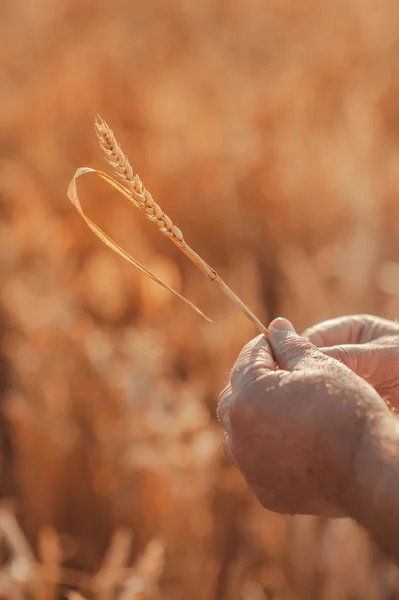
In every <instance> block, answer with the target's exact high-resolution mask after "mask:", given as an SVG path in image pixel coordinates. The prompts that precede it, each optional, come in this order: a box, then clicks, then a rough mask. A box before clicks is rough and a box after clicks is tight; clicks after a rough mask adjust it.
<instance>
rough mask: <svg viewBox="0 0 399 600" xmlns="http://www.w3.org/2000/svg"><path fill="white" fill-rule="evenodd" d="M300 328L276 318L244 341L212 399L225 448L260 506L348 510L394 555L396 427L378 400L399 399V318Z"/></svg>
mask: <svg viewBox="0 0 399 600" xmlns="http://www.w3.org/2000/svg"><path fill="white" fill-rule="evenodd" d="M305 336H306V337H300V336H299V335H298V334H296V332H295V331H294V330H293V327H292V325H291V324H290V323H289V322H288V321H286V320H285V319H277V320H275V321H274V322H273V323H271V325H270V328H269V341H268V342H267V341H266V340H265V338H264V337H263V336H259V337H257V338H255V339H254V340H252V341H251V342H249V343H248V344H247V345H246V346H245V347H244V348H243V350H242V351H241V353H240V355H239V357H238V359H237V361H236V363H235V365H234V367H233V370H232V372H231V377H230V381H229V383H228V385H227V386H226V388H225V390H224V391H223V392H222V394H221V396H220V402H219V417H220V419H221V420H222V422H223V424H224V426H225V430H226V452H227V454H228V456H229V457H230V458H231V460H232V461H233V462H234V463H235V464H236V466H237V467H238V468H239V469H240V471H241V472H242V474H243V475H244V477H245V479H246V481H247V483H248V485H249V487H250V488H251V490H252V491H253V493H254V494H255V496H256V497H257V499H258V500H259V502H261V504H263V506H265V507H266V508H268V509H270V510H272V511H275V512H279V513H286V514H312V515H324V516H329V517H337V516H348V515H349V516H352V517H353V518H355V519H357V520H358V521H359V522H360V523H362V524H363V525H364V526H365V527H366V529H368V530H369V532H370V533H371V534H372V535H373V536H374V538H375V539H376V540H377V541H378V542H379V544H380V545H381V546H382V547H383V548H384V549H386V550H387V551H388V552H390V553H391V554H392V555H394V556H396V557H397V558H399V542H397V541H396V539H399V500H398V501H396V500H397V499H399V469H398V465H399V426H398V422H397V420H396V418H395V417H394V416H393V414H392V412H391V410H390V408H389V406H388V404H387V402H386V401H385V400H384V398H389V400H390V402H392V404H396V405H398V404H399V394H398V385H399V364H398V348H399V326H397V324H396V323H391V322H389V321H385V320H383V319H378V318H372V317H369V316H363V315H359V316H356V317H344V318H342V319H341V320H334V321H329V322H325V323H323V324H320V325H317V326H315V327H313V328H311V329H309V330H307V331H306V332H305ZM309 340H312V341H313V342H315V343H311V341H309ZM316 344H317V345H318V346H320V348H318V347H317V346H316ZM386 363H388V366H387V364H386ZM354 371H355V372H354ZM366 379H367V381H366ZM383 396H384V398H383ZM392 480H394V481H392ZM397 505H398V507H397ZM388 516H389V519H388Z"/></svg>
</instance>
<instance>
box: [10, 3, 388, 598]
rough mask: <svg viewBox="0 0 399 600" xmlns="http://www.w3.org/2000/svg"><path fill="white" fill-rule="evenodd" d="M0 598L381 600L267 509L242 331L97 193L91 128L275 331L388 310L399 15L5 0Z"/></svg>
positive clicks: (121, 209) (319, 541) (348, 565)
mask: <svg viewBox="0 0 399 600" xmlns="http://www.w3.org/2000/svg"><path fill="white" fill-rule="evenodd" d="M0 40H1V46H0V83H1V85H0V265H1V270H0V282H1V285H0V344H1V361H0V398H1V399H0V411H1V420H0V481H1V497H2V501H1V507H0V531H1V533H0V542H1V545H0V559H1V565H0V597H1V598H6V599H13V600H14V599H15V600H24V599H25V598H29V599H31V598H35V599H38V600H52V599H55V598H69V599H70V600H79V599H80V600H81V598H82V597H83V598H87V599H90V598H101V600H112V599H114V598H115V599H116V598H118V599H122V600H136V599H140V600H154V599H162V600H163V599H165V600H183V599H184V600H186V599H187V598H193V599H195V600H269V599H273V600H340V599H347V600H356V599H359V600H360V599H362V600H377V599H378V600H394V599H395V598H398V597H399V592H398V590H399V576H398V571H397V569H396V568H395V567H394V566H393V565H392V564H390V563H389V562H388V561H387V560H386V559H385V558H384V557H383V556H381V555H380V554H379V552H378V551H377V549H376V548H374V547H373V546H371V545H370V544H369V542H368V540H367V537H366V535H365V534H364V533H363V532H362V531H361V530H360V529H358V528H356V527H355V525H354V524H353V523H351V522H350V521H348V520H342V521H341V520H339V521H334V522H329V521H326V520H321V519H313V518H306V517H305V518H294V519H289V518H285V517H282V516H277V515H274V514H272V513H268V512H267V511H265V510H263V509H262V508H260V507H259V506H258V505H257V504H256V503H255V501H254V500H253V498H252V497H251V495H250V493H249V492H248V491H247V489H246V486H245V484H244V482H243V480H242V478H241V476H240V475H239V474H238V472H237V471H236V470H235V469H233V468H232V467H231V466H230V465H229V464H228V463H227V461H226V460H225V458H224V455H223V444H222V439H223V432H222V430H221V428H220V426H219V425H218V424H217V421H216V417H215V408H216V402H217V396H218V393H219V391H220V390H221V389H222V387H223V386H224V385H225V383H226V380H227V374H228V371H229V369H230V367H231V365H232V362H233V360H234V359H235V357H236V355H237V353H238V351H239V350H240V348H241V347H242V345H243V344H244V343H246V342H247V341H248V340H249V339H250V338H251V337H253V336H254V335H255V334H256V331H255V330H254V328H253V326H252V324H251V323H250V322H249V321H247V319H246V318H245V316H243V315H242V314H241V313H240V312H239V311H238V310H237V309H236V308H235V307H234V305H232V304H231V303H230V302H229V301H228V300H227V299H226V298H225V297H224V296H223V295H222V294H221V293H220V291H219V290H218V288H217V287H216V286H214V285H212V283H211V282H209V281H207V280H206V279H205V278H204V276H203V275H202V274H201V273H200V272H199V271H197V270H196V269H195V267H194V266H193V265H192V264H191V263H190V262H189V261H188V260H187V259H186V258H185V257H184V256H183V255H181V254H180V253H179V251H178V250H177V249H176V248H175V247H174V246H173V244H171V243H169V242H168V240H166V239H165V238H164V237H163V236H160V235H159V233H158V232H157V231H156V228H154V227H153V226H152V225H151V224H150V223H148V222H146V221H145V220H144V219H143V218H142V216H141V215H140V214H139V213H137V211H134V209H133V208H132V207H131V206H130V205H129V204H128V203H127V202H126V201H125V199H124V198H122V197H120V196H119V195H118V194H116V192H115V191H113V190H112V189H110V188H108V187H107V186H105V185H104V184H103V183H102V182H100V181H94V180H93V178H86V179H84V180H82V182H81V183H80V194H81V199H82V202H83V205H84V207H85V210H87V212H88V214H89V215H90V216H91V217H92V218H93V219H94V220H95V221H96V222H97V223H98V224H99V225H101V226H103V227H104V228H105V229H106V231H107V233H108V234H110V235H111V236H112V237H113V238H114V239H115V240H116V241H117V242H118V243H120V244H121V245H122V246H123V247H124V248H125V249H126V250H128V251H129V252H130V253H131V254H132V255H133V256H134V257H135V258H136V259H137V260H139V261H141V262H142V263H144V264H145V265H146V266H147V267H148V268H150V269H152V270H153V271H154V272H155V273H157V274H158V275H159V276H161V277H162V278H164V279H165V280H166V281H167V282H168V283H169V284H170V285H172V286H174V287H175V288H176V289H178V290H179V291H180V292H181V293H183V294H184V295H185V296H187V297H188V298H189V299H190V300H192V301H193V302H195V303H196V304H197V305H199V306H200V307H201V308H202V309H203V310H204V311H205V312H206V313H207V314H208V315H209V316H210V317H212V319H213V320H214V323H213V324H208V323H206V322H204V321H203V320H201V319H200V317H198V316H197V315H196V314H195V313H194V312H192V311H190V309H189V308H188V307H187V306H186V305H184V304H183V303H181V302H180V301H179V300H178V299H176V298H175V297H173V296H172V295H171V294H169V293H168V292H166V291H164V290H163V289H161V288H160V287H159V286H157V285H156V284H153V283H152V282H150V281H149V280H147V279H146V278H143V276H141V275H140V274H139V273H138V272H136V271H135V270H134V269H133V268H132V267H130V266H129V265H128V264H127V263H125V262H124V261H122V259H120V258H119V257H118V256H116V255H114V254H113V253H112V252H111V251H110V250H108V249H107V248H106V247H105V246H103V245H102V244H101V243H100V242H99V241H98V240H97V239H96V238H95V237H94V236H93V235H92V234H91V233H90V232H89V230H88V229H87V228H86V226H85V224H84V223H83V221H82V220H81V219H80V218H79V216H78V215H77V213H76V212H75V211H74V209H73V207H72V206H71V204H70V203H69V201H68V199H67V197H66V189H67V186H68V183H69V181H70V179H71V178H72V176H73V174H74V172H75V170H76V168H77V167H79V166H91V167H97V168H101V169H104V168H105V169H106V170H107V167H106V165H105V163H104V161H103V157H102V155H101V152H100V150H99V148H98V147H97V143H96V139H95V134H94V127H93V123H94V118H95V115H96V113H100V114H101V116H103V117H104V118H105V119H106V120H107V121H108V123H109V124H110V126H111V127H112V128H113V130H114V131H115V134H116V136H117V139H119V141H120V142H121V144H122V146H123V148H124V150H125V152H126V153H127V155H128V156H129V158H130V161H131V163H132V165H133V168H134V169H135V171H136V172H138V173H139V175H140V177H141V179H142V180H143V182H144V183H145V185H146V187H147V188H148V189H149V190H150V191H151V193H152V195H153V196H154V198H155V199H156V200H157V201H158V202H159V203H160V204H161V206H162V207H164V208H165V210H166V211H167V212H168V214H170V216H171V217H172V218H173V220H174V221H175V222H176V224H177V225H178V226H179V227H180V228H181V229H182V230H183V231H184V234H185V237H186V240H187V241H188V243H189V244H190V245H191V246H192V247H193V248H194V249H195V250H196V251H197V252H198V253H200V254H201V255H202V256H203V257H204V258H205V259H206V260H207V261H209V263H210V264H211V265H212V266H213V267H214V268H215V269H216V270H217V271H218V272H219V273H220V275H221V276H222V277H224V278H225V280H226V281H227V283H228V284H229V285H230V286H231V287H232V288H233V289H234V291H235V292H236V293H237V294H238V295H239V296H240V297H241V298H242V300H243V301H244V302H246V303H247V304H248V305H249V307H250V308H251V309H252V310H253V311H254V312H255V313H256V315H257V316H258V317H259V318H260V319H261V320H263V322H264V323H268V322H269V320H270V319H271V318H273V317H275V316H277V315H284V316H286V317H288V318H290V319H291V320H292V321H293V323H294V324H295V326H296V327H297V329H298V330H301V329H303V328H305V327H306V326H309V325H310V324H312V323H315V322H317V321H319V320H322V319H324V318H329V317H333V316H337V315H341V314H346V313H353V312H371V313H375V314H378V315H381V316H385V317H388V318H395V317H397V316H398V314H399V222H398V216H399V199H398V190H399V168H398V167H399V3H398V2H395V1H394V0H380V1H379V2H378V3H377V2H372V1H371V0H334V2H331V1H330V0H304V1H303V2H300V3H298V2H297V1H296V0H262V1H261V0H246V2H242V1H238V0H202V1H201V2H194V0H146V2H141V1H139V0H130V1H128V0H114V1H113V2H107V1H106V0H79V2H77V1H76V0H75V1H74V0H2V1H1V2H0Z"/></svg>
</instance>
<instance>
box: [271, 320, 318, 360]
mask: <svg viewBox="0 0 399 600" xmlns="http://www.w3.org/2000/svg"><path fill="white" fill-rule="evenodd" d="M269 344H270V346H271V348H272V351H273V356H274V358H275V361H276V363H277V364H278V366H279V367H280V369H284V370H286V371H292V370H294V369H300V368H302V367H304V366H305V365H306V366H308V365H310V364H311V363H314V364H318V363H320V362H325V360H326V355H325V354H324V353H322V352H320V350H318V348H316V346H314V345H313V344H312V343H311V342H309V341H308V340H306V339H304V338H302V337H300V336H299V335H298V334H297V333H296V332H295V330H294V328H293V326H292V324H291V323H290V322H289V321H287V320H286V319H275V320H274V321H272V323H271V324H270V326H269ZM327 360H328V359H327Z"/></svg>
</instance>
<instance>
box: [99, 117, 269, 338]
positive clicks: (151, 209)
mask: <svg viewBox="0 0 399 600" xmlns="http://www.w3.org/2000/svg"><path fill="white" fill-rule="evenodd" d="M95 128H96V134H97V137H98V140H99V142H100V146H101V148H102V149H103V151H104V154H105V158H106V160H107V161H108V163H109V164H110V165H111V166H112V168H113V170H114V172H115V174H116V175H117V177H118V178H119V179H120V181H121V182H122V184H123V186H124V187H125V188H126V189H127V190H128V191H129V193H130V194H131V200H132V202H133V204H134V205H135V206H136V207H137V208H139V210H140V211H141V212H142V213H143V214H144V215H145V216H146V218H147V219H149V220H150V221H152V222H153V223H155V224H156V225H157V227H158V229H159V231H160V232H161V233H163V234H164V235H165V236H166V237H168V238H169V239H170V240H171V241H172V242H173V243H174V244H175V245H176V246H177V247H178V248H179V249H180V250H181V251H182V252H184V254H186V256H187V257H188V258H189V259H190V260H191V261H192V262H193V263H194V264H195V265H196V266H197V267H198V268H199V269H200V270H201V271H202V272H203V273H204V274H205V275H206V276H207V277H208V278H209V279H210V280H211V281H215V282H216V283H217V284H218V285H219V287H220V288H221V290H222V291H223V292H224V293H225V294H226V295H227V296H228V297H229V298H230V299H231V300H232V301H233V302H234V303H235V304H236V305H237V306H238V307H239V308H241V310H242V311H243V312H244V313H245V314H246V315H247V317H248V318H249V319H250V320H251V321H252V322H253V323H254V324H255V325H256V327H257V328H258V329H259V331H260V332H261V333H263V334H265V335H266V336H267V334H268V331H267V328H266V327H265V326H264V325H263V323H262V322H261V321H260V320H259V319H258V318H257V317H256V316H255V315H254V314H253V313H252V312H251V311H250V309H249V308H248V307H247V306H246V304H244V302H242V300H240V298H238V296H236V294H235V293H234V292H233V291H232V290H231V289H230V288H229V286H228V285H227V284H226V283H225V282H224V281H223V279H222V278H221V277H219V275H218V274H217V273H216V271H215V270H214V269H212V267H211V266H210V265H208V263H207V262H206V261H204V260H203V258H201V256H199V254H197V253H196V252H194V250H193V249H192V248H191V247H190V246H189V245H188V244H187V243H186V241H185V239H184V237H183V233H182V232H181V230H180V229H179V228H178V227H176V225H174V223H173V221H172V220H171V219H170V217H168V215H167V214H166V213H165V212H164V211H163V210H162V208H161V207H160V206H159V204H157V203H156V202H155V200H154V199H153V197H152V196H151V194H150V192H149V191H148V190H146V188H145V187H144V185H143V183H142V181H141V180H140V178H139V176H138V175H135V174H134V172H133V169H132V167H131V165H130V163H129V160H128V158H127V156H126V155H125V153H124V152H123V150H122V148H121V146H120V144H119V143H118V142H117V140H116V138H115V136H114V133H113V131H112V129H110V127H109V126H108V125H107V123H106V122H105V121H104V120H103V119H102V118H101V117H100V116H97V120H96V122H95Z"/></svg>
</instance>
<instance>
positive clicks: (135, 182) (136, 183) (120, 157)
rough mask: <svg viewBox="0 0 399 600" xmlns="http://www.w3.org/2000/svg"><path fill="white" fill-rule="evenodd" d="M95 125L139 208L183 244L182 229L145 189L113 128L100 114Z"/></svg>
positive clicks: (166, 233)
mask: <svg viewBox="0 0 399 600" xmlns="http://www.w3.org/2000/svg"><path fill="white" fill-rule="evenodd" d="M95 127H96V133H97V137H98V140H99V142H100V145H101V147H102V149H103V151H104V154H105V158H106V159H107V161H108V162H109V164H110V165H111V167H112V168H113V169H114V172H115V174H116V175H117V176H118V177H119V179H120V180H121V181H122V183H123V184H124V185H125V186H126V187H127V188H128V189H129V191H130V192H131V194H132V196H133V198H134V199H135V200H136V201H137V203H138V208H139V209H140V210H141V211H142V212H143V213H144V214H145V216H146V217H147V219H149V220H150V221H152V222H153V223H155V224H156V225H157V227H158V228H159V230H160V231H161V233H163V234H164V235H166V237H168V238H171V239H174V240H175V242H176V243H178V244H179V243H180V244H181V243H182V242H183V241H184V238H183V234H182V232H181V230H180V229H179V228H178V227H176V225H174V223H173V222H172V219H170V217H168V215H167V214H166V213H165V212H164V211H163V210H162V208H161V207H160V206H159V204H157V203H156V202H155V200H154V199H153V197H152V196H151V194H150V192H149V191H148V190H146V189H145V187H144V185H143V183H142V181H141V180H140V177H139V176H138V175H134V173H133V169H132V167H131V165H130V163H129V159H128V158H127V156H126V154H125V153H124V152H123V150H122V147H121V145H120V144H119V143H118V142H117V141H116V138H115V136H114V132H113V131H112V129H110V127H109V126H108V125H107V123H106V122H105V121H104V120H103V119H102V118H101V117H100V116H98V117H97V120H96V122H95Z"/></svg>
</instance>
